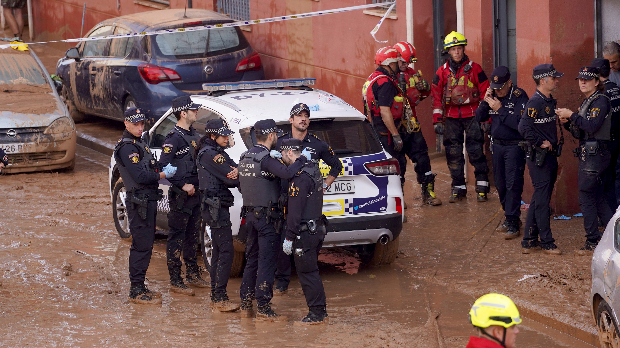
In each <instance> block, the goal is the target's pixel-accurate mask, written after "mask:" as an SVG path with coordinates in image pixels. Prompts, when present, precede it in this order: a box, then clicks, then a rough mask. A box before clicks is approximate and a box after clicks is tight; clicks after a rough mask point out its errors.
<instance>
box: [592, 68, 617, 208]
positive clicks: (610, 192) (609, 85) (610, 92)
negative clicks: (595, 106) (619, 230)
mask: <svg viewBox="0 0 620 348" xmlns="http://www.w3.org/2000/svg"><path fill="white" fill-rule="evenodd" d="M590 66H592V67H595V68H598V69H599V74H600V77H599V80H600V81H601V83H602V84H603V86H604V87H605V95H606V96H607V97H608V98H609V102H610V103H611V110H609V114H610V116H611V141H610V142H609V145H610V148H609V151H610V152H611V161H610V162H609V168H608V169H607V171H606V172H607V173H606V174H605V175H603V177H604V179H605V181H604V188H603V192H605V196H606V197H607V201H608V203H609V208H610V209H611V211H612V212H613V211H616V209H617V208H618V205H619V204H620V161H618V157H620V144H619V142H620V88H619V87H618V85H617V84H615V83H614V82H612V81H611V80H610V79H609V74H610V71H611V67H610V64H609V60H607V59H602V58H595V59H593V60H592V62H591V63H590Z"/></svg>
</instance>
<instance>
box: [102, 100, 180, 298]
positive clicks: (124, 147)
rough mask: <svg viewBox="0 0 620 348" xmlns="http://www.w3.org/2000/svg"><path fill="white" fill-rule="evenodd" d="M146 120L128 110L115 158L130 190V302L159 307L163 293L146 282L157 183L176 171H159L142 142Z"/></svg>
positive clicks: (136, 111)
mask: <svg viewBox="0 0 620 348" xmlns="http://www.w3.org/2000/svg"><path fill="white" fill-rule="evenodd" d="M144 119H145V116H144V113H143V112H142V110H140V109H138V108H135V107H133V108H129V109H127V110H125V128H126V129H125V131H124V132H123V137H122V138H121V139H120V140H119V141H118V143H117V144H116V147H115V148H114V158H115V160H116V163H118V169H119V172H120V174H121V179H122V180H123V184H124V185H125V189H126V190H127V197H126V199H125V203H126V206H127V216H128V219H129V231H130V232H131V237H132V241H131V248H130V249H129V280H130V281H131V288H130V289H129V301H130V302H134V303H142V304H160V303H161V293H159V292H156V291H151V290H149V289H148V288H147V287H146V285H145V284H144V280H145V277H146V270H147V269H148V267H149V263H150V261H151V255H152V253H153V242H154V241H155V217H156V214H157V201H158V200H159V199H161V197H162V192H161V190H159V189H158V186H159V185H158V182H159V180H161V179H164V178H167V179H170V178H172V177H173V175H174V174H175V172H176V170H177V168H176V167H174V166H172V165H171V164H168V165H166V166H165V167H164V168H163V169H161V168H160V167H159V164H158V163H157V160H156V159H155V157H154V156H153V154H152V153H151V150H150V149H149V148H148V146H147V145H146V144H145V143H144V142H143V141H142V139H141V138H140V136H141V135H142V131H143V130H144ZM160 169H161V170H160Z"/></svg>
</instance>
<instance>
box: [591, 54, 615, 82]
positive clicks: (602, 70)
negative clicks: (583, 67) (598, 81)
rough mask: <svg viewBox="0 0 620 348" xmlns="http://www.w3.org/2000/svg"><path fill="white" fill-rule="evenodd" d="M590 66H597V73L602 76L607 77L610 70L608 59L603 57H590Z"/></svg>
mask: <svg viewBox="0 0 620 348" xmlns="http://www.w3.org/2000/svg"><path fill="white" fill-rule="evenodd" d="M590 66H593V67H595V68H598V70H599V74H600V75H601V76H602V77H605V78H607V77H609V73H610V70H611V66H610V65H609V60H608V59H604V58H594V59H592V61H591V62H590Z"/></svg>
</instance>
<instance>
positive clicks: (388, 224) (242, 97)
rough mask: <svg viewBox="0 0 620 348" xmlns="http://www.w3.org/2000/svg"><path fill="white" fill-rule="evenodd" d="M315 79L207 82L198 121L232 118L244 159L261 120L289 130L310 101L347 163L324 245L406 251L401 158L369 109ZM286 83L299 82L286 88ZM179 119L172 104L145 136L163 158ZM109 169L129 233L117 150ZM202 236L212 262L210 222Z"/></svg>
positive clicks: (233, 152) (238, 262)
mask: <svg viewBox="0 0 620 348" xmlns="http://www.w3.org/2000/svg"><path fill="white" fill-rule="evenodd" d="M313 83H314V80H313V79H290V80H267V81H255V82H250V83H221V84H205V88H208V89H211V90H212V95H211V96H196V95H193V96H192V99H193V101H194V103H198V104H201V105H202V108H201V109H200V110H199V111H198V116H197V118H198V120H197V122H196V123H195V124H194V128H196V130H198V131H199V132H204V125H205V123H206V121H207V120H209V119H212V118H216V117H218V118H222V119H225V120H226V121H227V122H228V124H229V126H230V128H231V129H232V130H233V131H234V132H235V134H234V135H233V137H232V140H233V141H232V144H233V145H231V147H230V148H229V149H228V150H227V152H228V154H229V155H230V157H231V158H233V159H235V160H236V161H238V159H239V158H240V157H241V154H242V153H243V152H245V151H247V150H248V149H249V148H250V147H252V146H253V144H255V138H254V136H253V133H254V132H253V126H254V123H255V122H256V121H258V120H261V119H266V118H272V119H274V120H275V121H276V123H277V124H278V126H279V127H280V128H281V129H283V130H289V129H290V123H289V112H290V109H291V107H292V106H293V105H294V104H296V103H299V102H303V103H306V104H308V105H309V107H310V109H311V110H312V117H311V119H310V121H311V123H310V128H309V131H310V132H312V133H314V134H316V135H317V136H318V137H319V138H321V139H323V140H325V141H326V142H327V143H329V144H330V146H331V147H332V149H333V151H334V153H335V154H336V155H337V156H338V157H339V158H340V161H342V164H343V170H342V172H341V175H340V176H339V177H338V178H337V179H336V181H335V182H334V183H333V184H332V185H331V188H330V190H329V191H328V192H327V193H326V194H325V196H324V199H323V213H324V214H325V215H326V216H327V218H328V220H329V224H328V226H327V230H328V233H327V235H326V237H325V241H324V243H323V246H324V247H336V246H337V247H347V248H350V249H352V250H354V251H355V252H357V253H358V254H359V256H360V257H361V259H362V261H363V262H364V263H367V264H373V265H378V264H389V263H391V262H393V261H394V259H395V258H396V253H397V252H398V237H399V235H400V232H401V230H402V219H403V217H402V208H403V207H402V198H403V193H402V189H401V186H400V179H399V173H400V168H399V165H398V161H397V160H396V159H393V158H390V155H389V154H388V153H387V152H386V151H385V150H384V149H383V147H382V146H381V143H380V142H379V141H378V139H377V136H376V135H375V134H374V132H373V130H372V128H371V127H370V125H369V123H368V122H367V121H366V118H365V116H364V115H363V114H362V113H360V112H359V111H358V110H356V109H355V108H353V107H352V106H351V105H349V104H347V103H345V102H344V101H343V100H342V99H340V98H338V97H336V96H334V95H332V94H330V93H327V92H324V91H321V90H317V89H312V88H310V87H309V85H310V84H313ZM286 86H295V87H293V88H286V89H283V87H286ZM277 87H280V88H277ZM215 90H217V91H215ZM176 122H177V120H176V117H175V116H174V114H172V113H171V111H168V112H167V113H166V114H165V115H163V116H162V117H161V118H160V119H159V120H158V121H157V122H156V123H155V125H154V126H153V127H151V128H150V129H149V130H148V132H145V133H144V135H143V137H144V139H145V140H146V141H147V142H148V144H149V148H150V149H151V150H152V151H153V153H155V155H156V156H157V157H159V155H160V154H161V147H162V145H163V142H164V139H165V137H166V135H167V134H168V133H169V132H170V130H172V128H173V127H174V125H175V124H176ZM320 167H321V173H322V174H323V176H324V177H325V176H327V174H328V167H327V166H326V165H325V164H324V163H322V162H321V163H320ZM109 175H110V194H111V199H112V209H113V212H112V213H113V216H114V221H115V224H116V227H117V229H118V232H119V234H120V235H121V237H128V236H129V233H128V228H127V215H126V210H125V203H124V202H125V196H126V194H125V189H124V186H123V183H122V180H121V179H120V174H119V172H118V168H117V164H116V163H115V161H114V158H113V157H112V161H111V164H110V173H109ZM167 185H169V183H168V181H167V180H161V181H160V188H161V189H162V190H164V198H163V199H162V200H161V201H159V202H158V226H159V228H161V229H163V230H166V229H167V226H166V214H165V213H167V212H168V211H169V208H168V200H167V192H168V186H167ZM232 192H233V195H234V197H235V202H234V206H233V207H231V212H230V215H231V218H232V224H233V225H232V230H233V235H234V241H235V261H234V264H233V272H232V273H233V274H234V275H237V274H239V273H240V272H241V271H242V267H243V258H244V254H243V253H244V244H243V240H244V234H245V233H244V228H243V224H244V221H243V220H242V219H241V218H240V211H241V207H242V206H243V201H242V198H241V194H240V193H239V191H238V190H237V189H233V190H232ZM200 240H201V246H202V250H203V255H204V256H205V257H204V259H205V263H207V264H208V263H209V262H210V255H211V238H210V229H209V227H208V226H205V228H204V230H203V231H202V233H201V238H200Z"/></svg>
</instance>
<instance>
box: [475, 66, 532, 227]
mask: <svg viewBox="0 0 620 348" xmlns="http://www.w3.org/2000/svg"><path fill="white" fill-rule="evenodd" d="M527 101H528V97H527V94H526V93H525V91H524V90H522V89H521V88H519V87H517V86H516V85H514V84H513V83H512V81H511V80H510V70H508V68H507V67H505V66H498V67H497V68H495V70H493V73H492V74H491V85H490V87H489V88H488V89H487V91H486V94H485V96H484V99H483V100H482V101H481V102H480V106H479V107H478V109H477V110H476V121H478V122H487V121H488V120H489V119H491V120H492V122H491V136H492V141H491V153H492V158H493V176H494V178H495V187H496V188H497V193H499V200H500V202H501V203H502V208H503V209H504V215H505V216H506V219H505V220H504V223H503V224H502V229H503V230H504V231H506V234H505V235H504V238H506V239H514V238H516V237H518V236H519V230H520V228H521V219H520V218H519V217H520V216H521V194H522V193H523V173H524V171H525V153H524V152H523V149H522V148H521V147H520V146H519V142H520V141H522V140H523V137H522V136H521V134H519V130H518V128H519V120H520V119H521V116H522V115H523V110H524V108H525V104H526V103H527Z"/></svg>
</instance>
